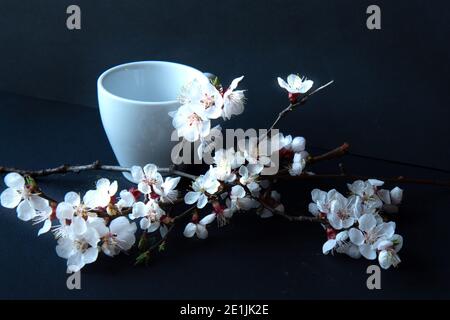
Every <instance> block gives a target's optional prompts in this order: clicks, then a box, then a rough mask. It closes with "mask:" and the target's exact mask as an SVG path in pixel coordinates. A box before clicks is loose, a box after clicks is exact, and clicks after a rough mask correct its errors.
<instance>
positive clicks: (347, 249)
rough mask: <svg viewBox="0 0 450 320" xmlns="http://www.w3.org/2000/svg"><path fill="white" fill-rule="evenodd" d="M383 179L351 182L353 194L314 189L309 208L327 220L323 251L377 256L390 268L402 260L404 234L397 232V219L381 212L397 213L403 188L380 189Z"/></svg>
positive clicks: (372, 258)
mask: <svg viewBox="0 0 450 320" xmlns="http://www.w3.org/2000/svg"><path fill="white" fill-rule="evenodd" d="M383 184H384V182H383V181H380V180H376V179H369V180H367V181H362V180H358V181H355V182H353V183H352V184H349V185H348V189H349V190H350V195H349V197H345V196H343V195H342V194H340V193H339V192H338V191H336V190H335V189H333V190H330V191H328V192H325V191H322V190H319V189H314V190H313V191H312V192H311V196H312V201H313V202H312V203H311V204H310V205H309V211H310V212H311V213H312V214H313V215H314V216H319V217H321V218H323V219H324V221H326V224H324V226H325V227H326V233H327V237H328V240H327V241H326V242H325V243H324V245H323V248H322V250H323V253H324V254H328V253H329V252H334V251H336V252H338V253H344V254H347V255H348V256H350V257H352V258H355V259H357V258H360V257H361V256H363V257H364V258H366V259H369V260H374V259H376V258H377V254H378V261H379V263H380V266H381V267H382V268H384V269H388V268H389V267H390V266H397V264H399V263H400V258H399V256H398V254H397V253H398V252H399V251H400V249H401V248H402V245H403V238H402V236H400V235H398V234H395V222H385V221H384V219H383V217H382V216H381V214H383V213H396V212H397V211H398V207H397V206H398V205H399V204H400V203H401V201H402V197H403V190H402V189H400V188H399V187H395V188H394V189H392V190H390V191H389V190H386V189H379V187H381V186H382V185H383Z"/></svg>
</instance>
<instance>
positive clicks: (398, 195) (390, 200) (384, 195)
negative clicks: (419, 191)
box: [377, 187, 403, 213]
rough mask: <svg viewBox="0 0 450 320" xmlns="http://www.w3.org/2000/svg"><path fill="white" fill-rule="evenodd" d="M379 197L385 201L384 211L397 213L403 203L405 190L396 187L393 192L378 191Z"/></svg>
mask: <svg viewBox="0 0 450 320" xmlns="http://www.w3.org/2000/svg"><path fill="white" fill-rule="evenodd" d="M377 195H378V197H379V198H380V199H381V201H383V206H382V208H383V211H386V212H388V213H397V212H398V205H399V204H400V203H401V202H402V198H403V190H402V189H400V188H399V187H395V188H394V189H392V190H391V191H389V190H386V189H380V190H378V191H377Z"/></svg>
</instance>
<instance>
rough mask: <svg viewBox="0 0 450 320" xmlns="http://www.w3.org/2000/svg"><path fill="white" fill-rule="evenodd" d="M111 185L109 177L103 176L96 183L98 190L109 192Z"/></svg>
mask: <svg viewBox="0 0 450 320" xmlns="http://www.w3.org/2000/svg"><path fill="white" fill-rule="evenodd" d="M110 185H111V182H110V181H109V179H106V178H101V179H99V180H98V181H97V183H96V184H95V187H96V188H97V189H98V190H102V191H105V192H107V191H108V189H109V186H110Z"/></svg>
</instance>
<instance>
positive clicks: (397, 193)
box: [390, 187, 403, 205]
mask: <svg viewBox="0 0 450 320" xmlns="http://www.w3.org/2000/svg"><path fill="white" fill-rule="evenodd" d="M390 194H391V201H392V204H395V205H398V204H400V203H401V202H402V198H403V190H402V189H400V188H399V187H395V188H394V189H392V190H391V192H390Z"/></svg>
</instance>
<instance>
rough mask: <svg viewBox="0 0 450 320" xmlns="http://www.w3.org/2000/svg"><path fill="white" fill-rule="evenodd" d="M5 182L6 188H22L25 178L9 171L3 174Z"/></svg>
mask: <svg viewBox="0 0 450 320" xmlns="http://www.w3.org/2000/svg"><path fill="white" fill-rule="evenodd" d="M5 184H6V186H7V187H8V188H13V189H14V190H23V189H24V186H25V179H24V178H23V177H22V176H21V175H20V174H18V173H16V172H11V173H8V174H7V175H6V176H5Z"/></svg>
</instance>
